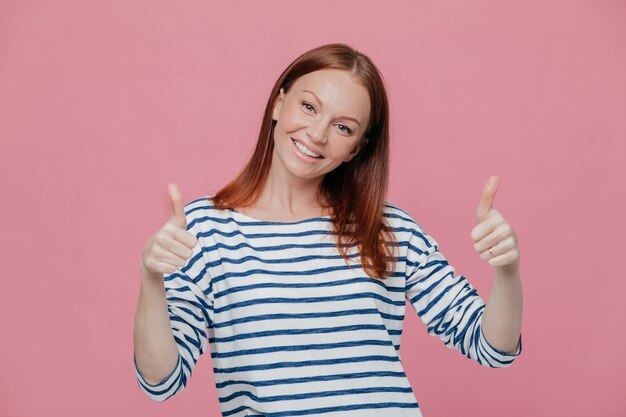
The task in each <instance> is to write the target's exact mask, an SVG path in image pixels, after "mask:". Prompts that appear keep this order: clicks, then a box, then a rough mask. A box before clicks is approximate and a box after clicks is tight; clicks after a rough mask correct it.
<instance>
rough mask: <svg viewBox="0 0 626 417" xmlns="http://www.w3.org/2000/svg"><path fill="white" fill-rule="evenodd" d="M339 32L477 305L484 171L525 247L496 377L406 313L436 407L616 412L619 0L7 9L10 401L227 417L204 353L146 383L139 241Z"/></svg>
mask: <svg viewBox="0 0 626 417" xmlns="http://www.w3.org/2000/svg"><path fill="white" fill-rule="evenodd" d="M337 41H339V42H346V43H349V44H351V45H353V46H355V47H356V48H358V49H360V50H362V51H363V52H365V53H366V54H368V55H369V56H370V57H371V58H372V59H373V60H374V62H375V63H376V64H377V65H378V66H379V68H380V69H381V71H382V72H383V75H384V77H385V80H386V83H387V87H388V92H389V98H390V103H391V122H392V136H393V137H392V172H391V174H392V182H391V188H390V194H389V200H390V201H392V202H394V203H396V204H398V205H400V206H401V207H403V208H404V209H406V210H407V211H409V213H410V214H411V215H412V216H413V217H414V218H415V219H416V220H417V221H418V222H420V224H421V225H422V226H424V228H425V229H426V231H427V232H429V233H430V234H432V235H433V236H434V237H435V238H436V239H437V240H438V241H439V243H440V246H441V249H442V251H443V252H444V254H446V256H447V257H448V259H449V260H450V262H451V263H452V264H453V265H454V266H455V267H456V268H457V271H458V272H459V273H462V274H464V275H465V276H467V277H468V279H469V280H470V281H471V282H472V283H473V284H474V286H475V287H476V288H477V289H478V290H479V293H481V295H483V297H486V296H487V295H488V294H489V291H490V288H491V282H492V279H493V270H492V268H491V267H489V265H488V264H487V263H486V262H484V261H483V260H481V259H480V257H479V256H478V254H477V253H475V252H474V250H473V247H472V242H471V239H470V236H469V233H470V230H471V229H472V227H473V226H474V224H475V217H474V213H475V209H476V207H477V204H478V201H479V198H480V194H481V192H482V188H483V186H484V183H485V182H486V180H487V179H488V177H489V175H492V174H497V175H499V176H500V178H501V185H500V190H499V191H498V195H497V197H496V200H495V204H494V207H495V208H497V209H498V210H499V211H500V212H501V213H502V214H503V215H504V216H505V218H506V219H507V220H508V221H509V222H510V223H511V224H512V225H513V227H514V228H515V230H516V231H517V233H518V236H519V239H520V254H521V272H522V279H523V285H524V291H525V292H524V297H525V306H524V324H523V341H524V351H523V353H522V355H521V356H520V357H519V358H518V360H517V361H516V362H515V363H514V364H513V366H512V367H510V368H508V369H487V368H483V367H481V366H479V365H478V364H477V363H475V362H473V361H470V360H468V359H466V358H464V357H463V356H461V355H460V354H459V353H458V352H455V351H452V350H449V349H446V348H445V347H443V345H442V344H441V342H440V341H439V340H438V339H436V338H434V337H430V336H428V335H427V334H426V331H425V328H424V326H423V324H422V323H421V321H419V320H418V318H417V317H416V315H415V312H414V310H413V309H408V310H407V312H408V315H407V318H406V322H405V333H404V337H403V343H402V357H403V362H404V365H405V368H406V371H407V374H408V376H409V379H410V381H411V384H412V386H413V389H414V391H415V393H416V396H417V400H418V402H419V403H420V405H421V407H422V412H423V413H424V415H425V416H426V417H437V416H439V417H443V416H452V415H464V416H481V417H482V416H502V415H507V416H512V417H514V416H530V415H532V416H534V417H541V416H546V417H547V416H550V417H552V416H572V417H575V416H590V415H594V416H623V415H626V399H625V397H624V390H625V387H626V360H625V359H624V349H625V346H626V325H625V318H626V314H625V311H624V310H625V308H624V305H625V304H626V302H625V301H624V300H623V297H624V294H625V293H626V279H625V277H624V268H623V265H624V261H623V260H624V249H625V245H624V243H623V242H624V233H625V232H626V227H625V226H626V221H625V217H624V213H625V212H626V196H625V191H626V187H625V184H626V168H625V165H626V77H625V74H626V46H625V45H626V2H624V1H617V0H615V1H601V0H587V1H582V0H575V1H572V0H567V1H545V0H541V1H537V0H533V1H518V2H500V1H495V0H493V1H417V2H414V1H402V2H399V1H398V2H389V1H387V2H384V6H382V5H381V2H379V1H376V2H374V1H371V2H364V1H363V0H359V1H344V2H341V3H336V2H331V1H325V2H307V3H300V2H298V6H294V2H293V1H271V2H268V1H254V2H252V1H250V2H244V1H228V2H227V1H220V2H207V1H187V2H173V1H154V0H143V1H106V2H95V1H94V2H84V1H67V0H63V1H54V2H45V1H39V2H36V1H23V0H14V1H7V0H0V139H1V146H2V148H1V149H0V150H1V155H2V164H0V174H1V175H0V178H2V201H3V204H2V206H1V207H2V213H1V214H2V224H3V227H2V239H1V241H2V247H1V248H0V249H1V250H0V253H1V254H2V264H3V265H4V268H3V272H2V274H1V278H0V280H1V281H0V282H1V287H0V294H1V296H2V302H1V303H0V309H1V310H0V325H1V327H2V339H1V342H0V369H2V377H1V378H0V384H1V386H0V415H2V416H7V417H8V416H11V417H12V416H20V417H30V416H43V415H46V416H86V415H89V416H112V415H113V416H122V415H134V416H155V417H156V416H170V415H182V414H180V413H189V414H187V415H192V414H191V413H193V415H197V416H217V415H219V413H218V410H219V404H218V400H217V393H216V390H215V388H214V380H213V375H212V364H211V360H210V356H209V355H207V354H205V355H204V356H203V357H202V358H201V360H200V362H199V363H198V365H197V367H196V368H195V370H194V374H193V378H192V379H191V380H190V382H189V384H188V386H187V388H186V389H185V390H184V391H183V392H181V393H179V394H178V395H177V396H175V397H173V398H171V399H169V400H168V401H166V402H165V403H155V402H152V401H151V400H149V399H148V398H147V397H146V396H145V395H144V394H143V393H142V392H141V391H140V389H139V387H138V386H137V383H136V381H135V375H134V370H133V366H132V331H133V320H134V313H135V305H136V300H137V295H138V291H139V269H138V268H139V261H140V256H141V252H142V249H143V245H144V244H145V242H146V241H147V239H148V238H149V237H150V236H151V235H152V234H153V233H155V232H156V231H157V230H158V229H159V228H160V227H161V226H162V224H163V223H164V222H165V221H166V220H167V218H168V216H169V206H168V199H167V188H166V187H167V183H168V182H176V183H178V185H179V187H180V188H181V190H182V192H183V197H184V200H185V202H189V201H191V200H192V199H195V198H198V197H201V196H203V195H205V194H208V193H212V192H214V191H216V190H217V189H218V188H219V187H221V186H222V185H224V184H225V183H226V182H227V181H228V180H229V179H230V178H232V177H233V176H234V175H235V174H236V173H237V172H238V170H239V169H240V168H241V166H242V165H243V164H244V162H245V161H246V160H247V158H248V157H249V155H250V152H251V150H252V147H253V145H254V142H255V140H256V135H257V131H258V128H259V126H260V118H261V114H262V111H263V106H264V105H265V101H266V100H267V96H268V94H269V92H270V88H271V87H272V85H273V83H274V81H275V79H276V78H277V77H278V75H279V74H280V72H281V71H282V70H283V69H284V68H285V66H286V65H288V64H289V63H290V62H291V61H292V60H293V59H294V58H295V57H296V56H298V55H299V54H300V53H302V52H304V51H305V50H308V49H310V48H312V47H315V46H318V45H320V44H323V43H328V42H337Z"/></svg>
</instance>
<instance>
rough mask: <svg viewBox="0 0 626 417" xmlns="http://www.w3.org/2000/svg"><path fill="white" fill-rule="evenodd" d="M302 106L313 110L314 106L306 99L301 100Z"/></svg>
mask: <svg viewBox="0 0 626 417" xmlns="http://www.w3.org/2000/svg"><path fill="white" fill-rule="evenodd" d="M302 106H304V108H305V109H307V110H308V111H313V110H315V107H313V106H312V105H311V104H310V103H307V102H306V101H303V102H302Z"/></svg>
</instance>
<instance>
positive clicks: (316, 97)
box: [302, 90, 361, 127]
mask: <svg viewBox="0 0 626 417" xmlns="http://www.w3.org/2000/svg"><path fill="white" fill-rule="evenodd" d="M302 92H304V93H309V94H311V95H313V97H315V100H317V102H318V103H320V106H321V107H324V103H322V100H320V98H319V97H318V96H317V94H315V93H314V92H313V91H311V90H302ZM339 119H348V120H352V121H353V122H354V123H356V124H357V125H359V127H360V126H361V123H359V121H358V120H357V119H355V118H354V117H350V116H339Z"/></svg>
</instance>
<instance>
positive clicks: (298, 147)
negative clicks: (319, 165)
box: [291, 138, 324, 159]
mask: <svg viewBox="0 0 626 417" xmlns="http://www.w3.org/2000/svg"><path fill="white" fill-rule="evenodd" d="M291 141H292V142H293V144H294V146H295V147H296V150H297V152H298V153H299V154H300V155H302V156H304V157H306V158H309V159H323V158H324V157H323V156H321V155H319V154H316V153H315V152H313V151H311V150H310V149H308V148H307V147H306V146H304V145H303V144H302V143H300V142H298V141H297V140H295V139H293V138H292V139H291Z"/></svg>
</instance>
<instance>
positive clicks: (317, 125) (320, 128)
mask: <svg viewBox="0 0 626 417" xmlns="http://www.w3.org/2000/svg"><path fill="white" fill-rule="evenodd" d="M307 130H308V135H309V137H310V138H311V140H312V141H313V142H319V143H326V125H325V124H324V122H322V121H317V122H313V123H311V124H310V125H309V128H308V129H307Z"/></svg>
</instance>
